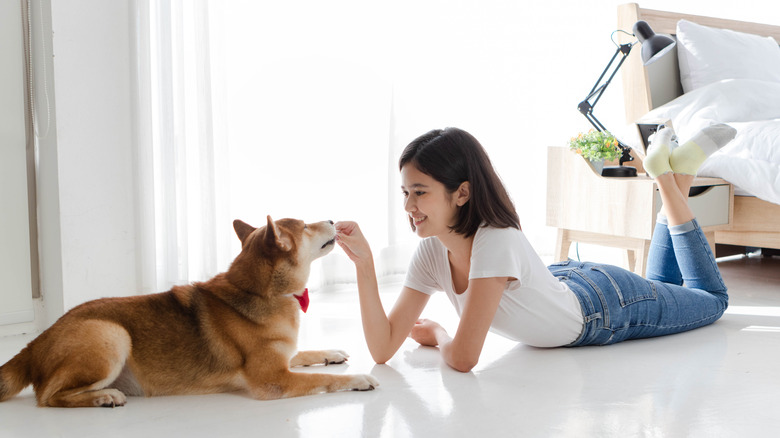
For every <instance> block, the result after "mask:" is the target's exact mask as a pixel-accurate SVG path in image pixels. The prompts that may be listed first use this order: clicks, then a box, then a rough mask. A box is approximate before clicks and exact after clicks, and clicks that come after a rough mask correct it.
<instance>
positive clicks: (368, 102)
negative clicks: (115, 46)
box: [139, 0, 412, 291]
mask: <svg viewBox="0 0 780 438" xmlns="http://www.w3.org/2000/svg"><path fill="white" fill-rule="evenodd" d="M266 6H267V5H266ZM266 6H261V5H257V4H255V3H254V2H225V3H224V4H223V3H222V2H209V1H206V0H198V1H185V0H172V1H160V2H152V3H151V4H150V6H149V8H148V10H146V11H144V8H140V10H141V14H146V15H148V24H147V25H148V28H149V36H150V37H149V41H148V57H149V63H148V71H147V72H141V74H142V75H143V74H148V76H149V78H150V79H149V81H148V83H147V84H146V87H144V86H141V87H140V88H141V90H142V92H144V88H146V89H147V90H146V92H147V93H148V99H147V100H146V101H145V104H146V105H148V113H149V127H148V131H149V144H148V145H146V147H147V148H148V149H149V151H150V152H148V153H147V154H146V155H144V154H143V153H141V154H140V155H141V156H142V159H141V160H140V161H141V163H142V165H141V166H139V167H140V168H141V171H140V176H141V180H142V183H143V182H145V183H146V184H147V185H148V187H147V189H146V190H143V188H142V190H141V192H142V195H141V196H142V198H144V199H142V200H141V205H143V206H144V211H145V220H144V219H143V218H142V220H141V221H140V223H141V224H142V228H143V229H142V230H141V232H142V235H143V236H145V241H146V250H145V252H146V253H147V254H149V255H151V254H152V252H153V254H154V257H153V259H154V260H155V262H154V263H151V262H149V263H146V264H145V266H143V267H142V270H143V271H144V272H143V273H142V274H143V275H142V276H141V277H142V279H143V282H144V284H145V290H147V291H153V290H165V289H167V288H169V287H170V286H172V285H174V284H182V283H186V282H189V281H197V280H203V279H206V278H209V277H210V276H212V275H214V274H215V273H217V272H220V271H224V270H225V269H227V267H228V264H229V263H230V261H231V260H232V258H233V257H234V256H235V255H236V254H237V253H238V251H239V249H240V248H239V243H238V239H237V238H236V237H235V235H234V234H233V230H232V225H231V224H232V220H233V219H234V218H239V219H242V220H244V221H246V222H248V223H250V224H253V225H255V226H258V227H259V226H262V225H264V224H265V222H266V216H267V215H271V216H272V217H273V218H274V219H280V218H283V217H295V218H300V219H304V220H306V221H307V222H309V221H319V220H326V219H331V220H334V221H336V220H347V219H348V220H357V221H358V222H359V223H360V224H361V225H362V226H363V228H364V232H365V233H366V235H367V236H368V238H369V239H370V240H371V242H372V245H373V246H374V251H375V258H376V259H377V264H378V269H379V272H380V275H381V276H382V277H383V278H385V279H386V278H391V277H392V278H395V277H393V276H397V275H398V274H400V273H402V272H403V271H404V269H405V267H406V266H405V263H406V261H407V260H408V256H409V253H410V251H411V249H410V248H411V246H412V245H411V244H410V243H409V242H411V240H412V236H409V233H405V234H406V235H407V237H406V243H404V242H403V239H399V238H396V237H394V236H396V235H397V234H398V233H397V232H396V231H395V229H396V228H397V226H398V224H394V225H392V226H391V222H392V221H395V222H401V224H402V221H403V215H402V214H401V213H399V212H398V211H397V210H398V208H397V204H398V202H397V201H398V195H397V193H400V189H395V190H392V191H391V190H390V189H389V186H390V184H391V183H392V184H393V186H394V187H397V184H395V182H394V176H395V174H396V173H397V171H394V169H395V164H394V163H395V160H396V159H397V150H398V149H399V146H398V145H395V144H392V143H391V141H392V140H393V138H394V137H393V136H392V132H391V131H392V126H391V118H392V109H393V107H392V100H393V95H392V94H393V90H392V86H391V84H390V82H389V81H388V78H387V76H386V75H385V74H383V73H381V69H377V65H376V62H377V60H376V59H373V58H372V57H370V56H364V55H366V54H367V53H369V52H370V45H371V44H372V42H370V41H365V42H363V44H366V46H364V47H349V48H345V47H343V46H342V45H341V44H338V43H337V42H336V41H327V40H326V39H323V38H319V40H318V38H317V37H316V32H315V33H311V34H308V35H299V34H298V32H300V31H301V30H302V29H293V28H290V27H289V26H285V25H284V24H283V23H281V22H279V21H278V20H275V19H273V16H272V15H273V14H270V15H269V14H268V13H266V12H265V11H263V9H265V8H266ZM292 12H293V11H292V9H290V10H289V11H287V12H286V13H292ZM258 13H259V14H262V15H264V16H265V17H266V18H265V19H263V20H259V21H262V22H263V26H260V27H259V26H258V24H257V23H253V21H254V20H253V19H249V20H247V18H249V17H251V16H253V15H257V14H258ZM312 18H314V17H312ZM139 22H141V23H144V22H145V20H143V19H141V20H139ZM309 30H313V29H311V28H310V29H309ZM322 30H324V29H322ZM341 37H346V35H342V36H341ZM296 38H297V39H296ZM312 44H314V45H316V46H317V47H311V45H312ZM142 85H143V84H142ZM141 101H142V102H144V99H141ZM143 164H146V166H144V165H143ZM390 192H392V194H393V196H389V194H390ZM390 199H392V202H391V201H390ZM391 212H393V214H391ZM399 215H400V216H399ZM391 216H399V217H396V218H393V219H391ZM388 230H390V231H388ZM353 271H354V268H353V267H352V265H351V263H350V262H349V261H348V260H347V259H346V257H345V256H344V255H343V254H342V253H341V252H340V250H338V249H337V250H335V251H334V253H333V254H331V255H330V256H328V257H326V258H325V259H324V260H322V261H318V262H317V263H315V265H314V266H313V269H312V275H311V278H310V287H315V288H316V287H318V286H322V285H328V284H338V283H344V282H350V281H352V278H353V275H354V274H353Z"/></svg>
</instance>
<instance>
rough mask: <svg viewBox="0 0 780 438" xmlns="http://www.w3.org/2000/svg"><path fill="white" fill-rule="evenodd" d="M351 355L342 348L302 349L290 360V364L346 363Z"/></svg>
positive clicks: (296, 365)
mask: <svg viewBox="0 0 780 438" xmlns="http://www.w3.org/2000/svg"><path fill="white" fill-rule="evenodd" d="M347 358H349V355H348V354H347V353H346V352H344V351H341V350H318V351H301V352H298V354H296V355H295V357H293V358H292V359H291V360H290V366H293V367H299V366H304V367H307V366H310V365H330V364H334V363H344V362H346V361H347Z"/></svg>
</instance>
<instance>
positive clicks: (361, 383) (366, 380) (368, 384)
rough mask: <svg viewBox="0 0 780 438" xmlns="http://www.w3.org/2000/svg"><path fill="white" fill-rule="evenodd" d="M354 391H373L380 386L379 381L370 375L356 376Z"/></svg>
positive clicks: (354, 378)
mask: <svg viewBox="0 0 780 438" xmlns="http://www.w3.org/2000/svg"><path fill="white" fill-rule="evenodd" d="M352 385H353V386H352V390H353V391H372V390H374V389H376V387H377V386H379V380H377V379H376V378H375V377H374V376H372V375H370V374H356V375H354V376H353V377H352Z"/></svg>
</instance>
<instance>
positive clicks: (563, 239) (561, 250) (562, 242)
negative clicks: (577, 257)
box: [553, 228, 571, 262]
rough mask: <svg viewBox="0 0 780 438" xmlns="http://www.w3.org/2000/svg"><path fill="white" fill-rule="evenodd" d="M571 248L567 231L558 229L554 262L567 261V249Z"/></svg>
mask: <svg viewBox="0 0 780 438" xmlns="http://www.w3.org/2000/svg"><path fill="white" fill-rule="evenodd" d="M570 247H571V236H570V235H569V230H564V229H563V228H558V238H557V239H556V240H555V254H553V255H554V256H555V261H556V262H562V261H564V260H568V259H569V248H570Z"/></svg>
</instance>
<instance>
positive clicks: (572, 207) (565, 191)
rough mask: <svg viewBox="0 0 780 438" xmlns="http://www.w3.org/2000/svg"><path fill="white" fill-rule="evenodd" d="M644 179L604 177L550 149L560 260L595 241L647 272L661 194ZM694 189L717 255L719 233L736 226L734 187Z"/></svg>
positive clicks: (551, 212) (551, 210)
mask: <svg viewBox="0 0 780 438" xmlns="http://www.w3.org/2000/svg"><path fill="white" fill-rule="evenodd" d="M640 164H641V163H640ZM638 167H640V166H638ZM640 175H641V176H638V177H635V178H605V177H602V176H601V175H599V174H597V173H596V171H595V170H594V169H593V168H592V167H591V166H590V164H589V163H588V162H587V161H586V160H585V159H583V158H582V157H580V156H579V155H577V154H575V153H573V152H571V151H570V150H569V149H568V148H564V147H549V148H548V149H547V225H548V226H551V227H556V228H558V239H557V242H556V248H555V254H554V256H555V258H556V260H558V261H560V260H566V259H567V258H568V255H569V248H570V246H571V243H572V242H583V243H593V244H598V245H605V246H611V247H617V248H623V249H625V250H626V251H627V253H626V255H627V257H628V267H629V269H630V270H632V271H634V272H636V273H637V274H640V275H644V274H645V267H646V266H647V252H648V250H649V249H650V239H651V237H652V234H653V229H654V228H655V219H656V214H657V213H658V212H659V211H660V209H661V196H660V195H659V194H658V188H657V187H656V184H655V181H654V180H653V179H652V178H650V177H648V176H645V175H644V172H643V171H641V169H640ZM693 186H694V188H698V190H697V191H700V192H701V193H698V194H696V195H695V196H691V198H690V200H689V203H690V205H691V209H692V210H693V212H694V213H695V214H696V218H697V220H698V221H699V224H700V225H701V226H702V229H703V230H704V232H705V235H706V236H707V240H708V241H709V243H710V246H711V247H713V251H714V242H715V240H714V232H715V231H716V230H724V229H729V228H730V226H731V223H732V217H733V210H734V186H733V185H731V184H729V183H728V182H726V181H724V180H722V179H720V178H702V177H697V178H696V179H695V180H694V184H693Z"/></svg>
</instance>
